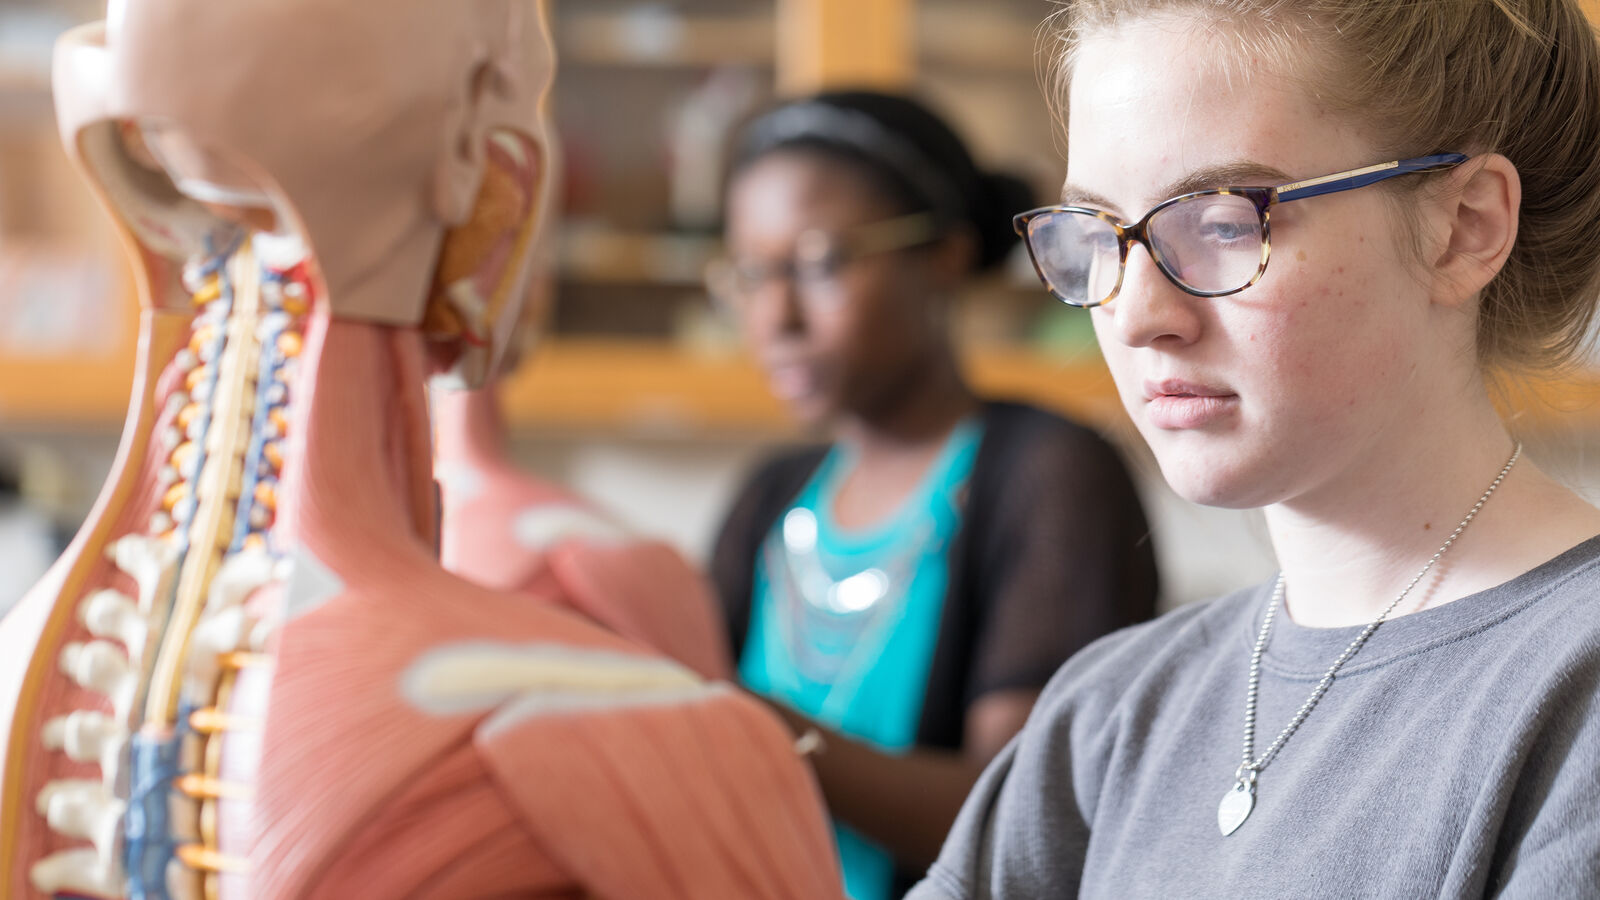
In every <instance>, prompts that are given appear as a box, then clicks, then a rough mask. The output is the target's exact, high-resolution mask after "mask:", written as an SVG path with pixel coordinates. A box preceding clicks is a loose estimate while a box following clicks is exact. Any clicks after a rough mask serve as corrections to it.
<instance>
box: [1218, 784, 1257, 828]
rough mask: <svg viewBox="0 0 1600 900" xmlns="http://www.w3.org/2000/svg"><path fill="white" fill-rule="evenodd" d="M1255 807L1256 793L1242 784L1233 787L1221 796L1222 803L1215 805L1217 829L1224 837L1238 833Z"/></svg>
mask: <svg viewBox="0 0 1600 900" xmlns="http://www.w3.org/2000/svg"><path fill="white" fill-rule="evenodd" d="M1255 806H1256V792H1255V791H1254V790H1252V789H1250V788H1247V787H1245V786H1244V785H1242V784H1236V785H1234V786H1233V790H1231V791H1229V792H1227V793H1226V794H1223V795H1222V802H1221V803H1219V804H1217V827H1218V828H1220V829H1222V835H1223V836H1224V837H1226V836H1228V835H1230V834H1233V833H1234V832H1235V831H1238V830H1239V826H1240V825H1243V824H1244V820H1245V819H1248V818H1250V810H1252V809H1255Z"/></svg>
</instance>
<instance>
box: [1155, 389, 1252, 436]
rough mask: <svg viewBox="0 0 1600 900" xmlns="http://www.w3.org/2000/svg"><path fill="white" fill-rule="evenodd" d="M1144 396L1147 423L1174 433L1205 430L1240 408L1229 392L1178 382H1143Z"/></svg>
mask: <svg viewBox="0 0 1600 900" xmlns="http://www.w3.org/2000/svg"><path fill="white" fill-rule="evenodd" d="M1144 397H1145V415H1146V416H1147V417H1148V418H1149V420H1150V424H1152V425H1154V426H1155V427H1157V428H1164V429H1168V430H1174V431H1176V430H1183V429H1189V428H1204V427H1205V426H1207V425H1210V424H1212V423H1214V422H1216V421H1218V420H1219V419H1221V418H1223V417H1224V416H1229V415H1232V414H1233V412H1234V411H1235V410H1237V409H1238V407H1239V395H1238V394H1235V393H1233V392H1232V391H1228V390H1226V389H1223V388H1216V387H1211V386H1209V385H1204V384H1198V383H1195V382H1190V381H1182V380H1177V379H1169V380H1167V381H1147V382H1145V386H1144Z"/></svg>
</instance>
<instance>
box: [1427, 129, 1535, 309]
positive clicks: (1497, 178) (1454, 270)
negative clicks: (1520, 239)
mask: <svg viewBox="0 0 1600 900" xmlns="http://www.w3.org/2000/svg"><path fill="white" fill-rule="evenodd" d="M1449 177H1450V178H1451V179H1452V180H1454V181H1455V182H1456V185H1455V186H1454V187H1455V189H1454V190H1451V191H1449V192H1447V193H1446V194H1444V195H1443V196H1442V197H1441V206H1440V207H1439V209H1438V213H1439V215H1440V216H1441V217H1442V225H1443V229H1442V232H1443V241H1442V244H1443V246H1442V252H1441V253H1440V254H1439V256H1438V257H1437V258H1436V259H1435V260H1434V262H1433V268H1434V274H1435V276H1436V278H1435V284H1436V285H1437V287H1436V289H1435V291H1434V300H1435V302H1440V303H1445V304H1447V305H1451V306H1459V305H1461V304H1463V303H1465V302H1467V301H1468V300H1470V299H1471V298H1473V297H1475V296H1477V294H1478V292H1479V291H1481V290H1483V289H1484V287H1486V286H1487V285H1488V284H1489V282H1490V281H1493V280H1494V277H1495V276H1496V275H1498V274H1499V273H1500V269H1501V267H1503V266H1504V265H1505V263H1506V257H1508V256H1510V255H1511V248H1512V246H1513V245H1514V244H1515V243H1516V240H1517V215H1518V211H1519V209H1520V208H1521V205H1522V179H1521V178H1520V177H1519V176H1518V175H1517V167H1516V166H1514V165H1512V163H1511V160H1509V159H1506V158H1505V157H1504V156H1501V155H1500V154H1498V153H1487V154H1484V155H1482V156H1478V157H1474V158H1473V159H1471V160H1469V161H1468V162H1467V163H1465V164H1464V165H1462V166H1460V167H1458V168H1457V170H1456V171H1454V172H1451V173H1450V175H1449Z"/></svg>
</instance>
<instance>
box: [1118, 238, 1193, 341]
mask: <svg viewBox="0 0 1600 900" xmlns="http://www.w3.org/2000/svg"><path fill="white" fill-rule="evenodd" d="M1209 302H1211V301H1209V300H1207V299H1206V298H1203V297H1196V296H1194V295H1193V294H1189V293H1187V292H1185V291H1183V290H1182V289H1180V288H1179V287H1178V286H1177V285H1175V284H1173V283H1172V282H1171V281H1170V280H1168V278H1167V276H1166V275H1165V274H1163V273H1162V271H1161V269H1160V268H1159V267H1158V266H1157V265H1156V262H1155V260H1154V259H1152V258H1151V257H1150V252H1149V250H1148V249H1146V248H1145V247H1144V245H1142V244H1135V245H1134V246H1133V247H1131V248H1130V249H1129V250H1128V263H1127V266H1126V268H1125V269H1124V271H1123V273H1122V288H1121V290H1119V291H1118V292H1117V296H1116V297H1115V298H1114V299H1113V300H1112V301H1111V302H1110V303H1109V304H1107V305H1106V307H1105V313H1106V314H1107V315H1109V316H1110V317H1111V319H1112V320H1113V322H1114V326H1115V327H1114V333H1115V334H1116V337H1117V339H1118V340H1119V341H1121V342H1122V343H1124V344H1126V345H1128V346H1129V347H1150V346H1157V345H1161V344H1176V345H1179V346H1181V345H1185V344H1191V343H1193V342H1194V341H1195V340H1197V339H1198V338H1199V337H1200V328H1201V316H1200V309H1199V306H1198V304H1201V303H1209Z"/></svg>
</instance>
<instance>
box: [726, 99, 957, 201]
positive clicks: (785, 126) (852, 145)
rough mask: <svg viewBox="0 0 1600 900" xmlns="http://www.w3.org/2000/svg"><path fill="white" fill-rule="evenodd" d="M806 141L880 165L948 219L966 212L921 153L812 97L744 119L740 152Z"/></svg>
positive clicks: (750, 154) (858, 115) (865, 119)
mask: <svg viewBox="0 0 1600 900" xmlns="http://www.w3.org/2000/svg"><path fill="white" fill-rule="evenodd" d="M806 141H815V142H817V143H820V144H824V145H831V146H835V147H841V148H844V149H847V150H850V151H852V152H854V153H856V154H858V155H860V156H862V157H865V158H866V159H868V160H870V161H872V162H874V163H876V164H878V165H880V166H883V167H884V168H885V169H887V170H888V171H890V172H893V173H895V174H896V175H898V176H900V177H901V178H903V179H904V180H905V182H906V183H907V185H909V186H910V187H911V188H912V189H913V190H914V191H916V193H917V194H918V196H919V199H921V200H922V201H923V202H924V203H926V204H927V205H928V207H929V208H930V209H933V210H935V211H936V212H938V213H941V214H943V215H945V216H948V217H950V218H954V219H965V218H966V217H967V216H968V215H969V214H970V211H969V210H968V208H967V203H966V202H965V200H964V199H963V197H964V194H963V192H962V191H961V189H960V188H959V187H958V186H957V185H956V183H955V181H954V180H953V179H951V178H950V177H949V176H948V175H946V174H945V172H944V171H943V170H942V169H940V168H939V167H938V166H937V165H935V164H934V162H933V161H932V160H931V159H929V158H928V156H927V154H925V153H923V152H922V151H921V150H919V149H918V148H917V146H916V145H915V144H912V143H911V142H909V141H906V140H903V139H902V138H901V137H900V136H899V135H897V134H895V133H894V132H892V131H890V130H889V129H887V128H885V127H884V126H883V125H882V124H880V123H879V122H878V120H876V119H874V118H873V117H871V116H869V115H867V114H866V113H863V112H860V111H857V110H853V109H844V108H842V107H838V106H834V105H832V104H829V103H823V102H819V101H814V100H813V101H806V102H802V103H793V104H790V105H788V106H784V107H780V108H778V109H775V110H773V111H772V112H770V113H767V114H766V115H764V116H762V117H760V118H758V119H757V120H755V121H754V122H752V123H751V124H750V127H749V128H748V130H747V131H746V132H745V139H744V141H743V145H742V147H741V148H740V149H741V151H742V153H741V156H743V157H744V158H745V159H753V158H755V157H757V156H760V155H762V154H764V153H767V152H768V151H771V150H776V149H779V148H781V147H783V146H784V145H786V144H795V143H802V142H806Z"/></svg>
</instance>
